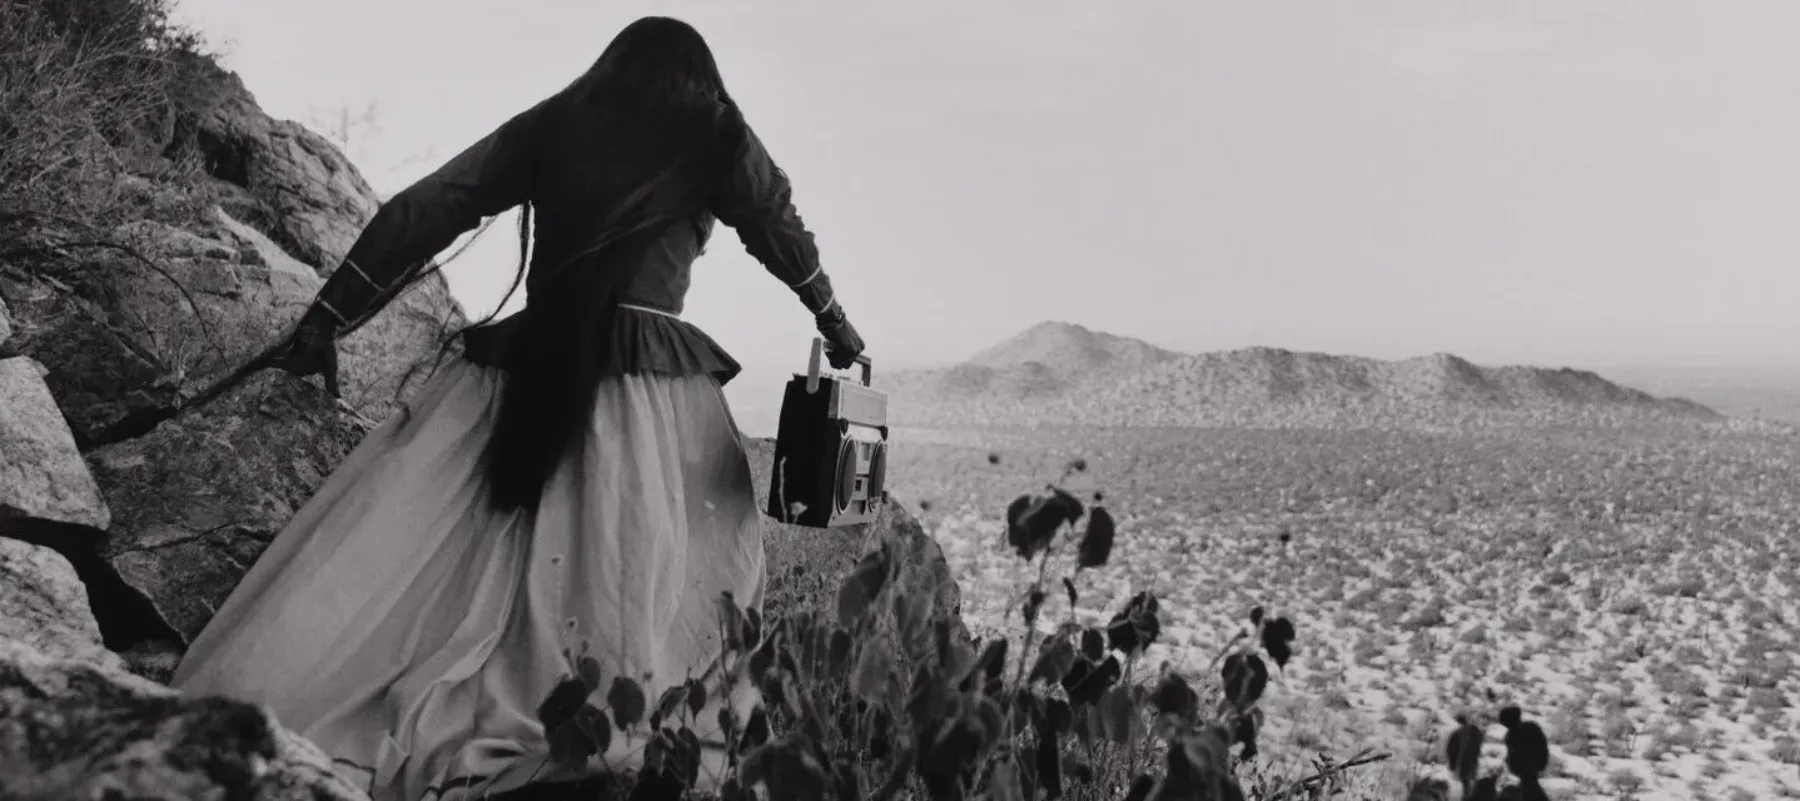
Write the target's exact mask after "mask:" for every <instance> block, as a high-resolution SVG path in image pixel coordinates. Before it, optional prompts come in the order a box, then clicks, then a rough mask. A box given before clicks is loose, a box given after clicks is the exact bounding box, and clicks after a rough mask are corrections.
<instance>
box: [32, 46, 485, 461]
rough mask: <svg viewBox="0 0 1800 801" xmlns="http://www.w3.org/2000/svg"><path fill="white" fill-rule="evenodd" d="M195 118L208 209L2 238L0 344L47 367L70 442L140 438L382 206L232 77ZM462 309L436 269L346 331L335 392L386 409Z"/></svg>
mask: <svg viewBox="0 0 1800 801" xmlns="http://www.w3.org/2000/svg"><path fill="white" fill-rule="evenodd" d="M217 83H218V87H217V91H218V92H220V93H221V98H222V99H221V100H220V101H219V102H218V103H217V104H216V106H215V107H214V108H213V109H212V110H211V111H210V112H208V114H207V115H206V116H205V117H204V118H202V119H198V120H194V121H190V123H189V124H191V125H193V126H195V127H196V128H197V130H196V132H195V134H194V136H193V137H192V139H191V140H190V141H192V142H193V143H195V144H194V145H193V146H194V147H198V148H199V149H200V150H201V151H202V153H203V155H204V157H205V163H206V164H207V167H208V174H207V176H206V177H205V178H204V179H203V180H204V182H205V184H206V186H205V189H206V190H207V191H205V192H202V193H201V196H202V197H208V198H211V199H212V200H213V201H214V205H213V206H211V207H210V208H207V209H205V210H204V211H202V212H200V213H198V214H196V215H195V218H194V219H190V220H183V221H181V222H179V223H169V222H159V221H154V220H139V221H134V222H131V223H129V224H126V225H123V226H120V227H119V228H117V229H116V230H113V231H108V232H92V231H78V230H59V229H56V228H55V227H54V226H47V227H43V228H40V229H39V230H36V231H33V232H31V234H30V236H28V237H25V236H21V237H18V238H19V239H20V241H19V242H17V243H13V244H12V246H11V247H8V248H0V253H5V254H9V255H5V256H0V299H4V302H5V303H6V304H7V306H8V307H9V308H10V312H11V317H12V327H13V328H14V329H15V330H14V332H13V337H12V340H11V341H10V342H8V343H7V345H6V347H7V348H8V349H9V350H11V351H14V352H17V353H21V354H24V355H28V356H31V357H33V358H35V359H36V360H37V361H38V362H40V363H42V364H43V365H45V366H46V367H48V368H49V375H48V377H47V382H48V384H49V386H50V388H51V390H52V392H53V393H54V394H55V396H56V398H57V401H58V403H59V404H60V405H61V407H62V410H63V412H64V413H65V414H66V415H67V416H68V418H69V421H70V423H71V425H72V427H73V429H74V431H75V434H76V439H77V441H79V442H81V443H83V445H84V446H93V445H99V444H104V443H107V442H112V441H116V440H119V439H124V438H129V437H133V436H137V435H140V434H142V433H144V431H146V430H148V429H149V428H150V427H153V426H154V425H155V423H157V422H159V421H160V420H162V419H165V418H167V417H168V416H169V414H170V413H171V412H172V411H173V410H174V409H175V408H177V407H178V406H179V405H180V404H181V402H182V400H183V398H185V397H189V396H192V395H193V394H195V393H196V392H198V391H199V390H201V389H202V388H205V387H207V386H209V385H210V384H212V383H213V382H215V381H217V380H218V379H220V378H222V377H223V376H225V375H228V374H229V373H231V372H232V371H233V370H235V369H237V368H238V367H239V366H241V365H242V364H243V363H244V362H245V361H247V360H248V359H249V358H251V357H252V356H254V355H256V354H257V353H260V352H261V351H263V350H264V349H266V348H268V347H269V346H271V345H273V344H275V343H276V342H277V341H279V339H280V337H281V336H282V335H283V334H284V333H285V332H286V331H287V330H288V328H289V327H290V326H291V325H292V323H293V321H294V320H295V319H297V318H298V316H299V314H300V313H301V312H302V311H303V310H304V309H305V307H306V305H307V304H308V303H309V302H310V301H311V300H312V297H313V295H314V293H315V292H317V290H318V288H319V285H320V284H321V283H322V281H323V276H326V275H329V274H330V272H331V271H332V270H333V269H335V268H336V267H337V265H338V260H339V259H340V258H341V257H342V255H343V253H344V252H345V251H347V250H348V249H349V248H350V245H351V244H352V243H353V242H354V241H355V239H356V236H357V234H358V233H359V232H360V231H361V229H362V226H363V225H364V224H365V223H367V221H368V220H369V218H370V217H371V216H373V214H374V213H375V211H376V209H377V208H378V207H379V201H378V200H377V198H376V195H375V193H374V191H373V190H372V189H371V188H370V187H369V186H368V184H367V183H366V182H364V181H363V180H362V178H361V177H360V176H359V175H357V173H356V171H355V169H354V168H353V167H351V166H350V164H349V162H348V161H346V160H345V159H344V157H343V156H342V155H341V154H340V153H338V152H337V151H336V150H335V149H334V148H332V147H331V145H330V144H329V143H327V142H326V141H325V140H323V139H321V138H320V137H319V136H318V135H316V134H313V133H311V132H309V131H306V130H305V129H304V128H301V127H300V126H298V125H295V124H293V123H288V122H282V121H278V120H272V119H270V118H269V117H268V116H267V115H264V114H263V113H262V112H261V111H260V110H258V109H257V108H256V104H255V100H254V98H252V97H251V96H250V94H249V93H248V92H247V91H245V90H244V88H243V86H242V85H241V84H240V83H238V82H237V79H236V78H235V77H232V76H229V75H222V76H221V77H219V78H218V79H217ZM464 322H466V319H465V318H464V316H463V314H462V312H461V309H460V308H459V307H458V306H457V304H456V303H455V302H454V301H453V300H452V299H451V297H450V294H449V289H448V286H447V285H446V284H445V283H444V281H443V279H442V277H441V276H438V275H433V276H430V277H427V278H426V279H424V280H423V281H421V282H419V283H418V284H417V285H416V286H415V287H414V288H413V289H412V290H410V291H409V292H408V293H406V294H405V295H403V296H402V297H401V298H400V299H398V300H397V301H395V302H394V303H393V304H392V305H391V306H390V307H389V309H388V311H386V312H385V313H383V314H382V315H380V316H379V317H377V318H376V319H375V320H374V321H372V322H371V323H370V324H368V325H367V326H365V327H364V328H363V329H361V330H359V331H357V332H356V333H355V334H353V335H352V336H350V337H348V338H346V339H345V341H344V342H343V345H342V365H341V369H342V379H343V389H344V395H345V400H346V401H347V402H348V403H349V404H350V406H351V408H353V409H354V410H356V411H357V412H358V413H359V414H361V415H363V416H364V417H368V418H374V419H379V418H381V417H384V416H386V415H387V414H388V413H390V412H392V411H393V410H394V409H395V408H397V405H398V404H399V402H400V401H401V400H402V399H403V398H404V397H405V395H406V394H407V392H408V391H410V390H411V389H412V388H416V387H417V386H418V384H419V383H420V379H422V378H423V375H424V372H425V371H424V370H423V369H421V370H412V368H413V367H414V366H415V365H420V364H421V363H424V362H427V361H429V360H431V359H434V358H435V357H436V356H437V355H438V354H439V352H440V350H441V346H442V345H443V344H444V343H445V342H446V341H449V339H450V338H449V336H448V335H449V334H450V333H451V332H452V331H453V330H454V329H455V328H457V327H459V326H461V325H462V324H463V323H464Z"/></svg>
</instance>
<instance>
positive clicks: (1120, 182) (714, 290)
mask: <svg viewBox="0 0 1800 801" xmlns="http://www.w3.org/2000/svg"><path fill="white" fill-rule="evenodd" d="M178 2H179V3H180V4H181V9H182V18H183V19H184V20H185V21H188V22H190V23H191V24H193V25H195V26H196V27H197V28H199V29H200V30H201V31H203V32H204V33H205V34H207V35H208V36H209V37H210V38H211V40H212V41H213V42H214V43H215V45H218V46H220V47H221V48H222V49H224V50H225V52H226V56H227V58H226V64H227V66H229V67H230V68H232V69H234V70H236V71H238V72H239V73H240V74H241V75H242V76H243V77H244V79H245V81H246V82H247V83H248V84H249V86H250V88H251V89H252V91H254V92H255V93H256V94H257V96H258V98H259V99H260V100H261V101H262V104H263V106H264V107H265V108H266V109H268V110H269V112H270V113H272V114H274V115H276V116H279V117H286V118H291V119H299V120H302V121H308V120H311V119H315V118H321V117H323V116H324V115H325V114H326V113H327V112H330V111H332V110H334V109H339V108H349V109H350V110H352V111H355V110H359V109H361V108H363V107H364V106H366V105H367V104H368V103H370V102H371V101H374V102H375V103H376V104H377V109H376V110H377V112H378V115H379V116H378V120H377V122H378V125H379V129H378V130H372V131H366V132H364V133H363V134H362V136H363V138H362V139H361V140H360V141H359V142H358V144H357V147H356V148H355V149H354V150H353V151H352V155H353V157H355V158H356V159H357V161H358V163H359V165H361V166H362V167H363V168H364V169H365V171H366V172H367V173H368V174H369V177H370V180H371V182H372V183H374V184H375V186H376V188H377V189H378V190H380V191H382V192H384V193H387V192H392V191H394V190H397V189H399V188H401V187H402V186H404V185H405V184H406V183H407V182H408V181H411V180H414V179H416V178H418V177H419V176H421V175H423V174H424V173H425V172H427V171H428V170H429V169H431V168H433V167H435V166H436V164H437V163H439V162H440V161H441V160H443V159H445V158H448V157H449V156H451V155H453V154H454V153H455V152H456V151H458V150H460V149H461V148H462V147H464V146H466V145H467V144H469V143H470V142H472V141H474V140H475V139H477V138H479V137H480V136H482V135H484V134H486V133H487V132H488V131H489V130H491V129H492V128H493V127H494V126H496V125H498V124H499V123H500V122H502V121H504V120H505V119H506V118H507V117H509V116H510V115H512V114H513V113H516V112H517V111H520V110H522V109H524V108H525V107H527V106H529V105H530V104H532V103H533V102H535V101H537V100H538V99H540V98H542V97H544V96H545V95H547V94H548V93H550V92H552V91H554V90H556V89H558V88H560V87H561V86H563V85H564V84H566V83H567V82H568V81H569V80H571V79H572V78H573V77H574V76H575V75H576V74H578V73H579V72H580V71H581V70H582V69H583V68H585V67H586V66H587V65H588V64H589V63H590V62H591V61H592V60H593V59H594V58H595V57H596V56H597V55H598V54H599V52H600V50H601V49H602V48H603V47H604V46H605V44H606V43H607V41H608V40H609V39H610V38H611V37H612V35H613V34H614V33H615V32H616V31H617V30H618V29H619V28H620V27H621V26H623V25H624V24H625V23H627V22H629V21H630V20H631V19H633V18H635V17H637V16H639V15H642V14H669V15H673V16H678V17H681V18H684V19H686V20H688V21H690V22H692V23H694V24H695V25H696V26H697V27H699V28H700V29H701V31H702V32H703V33H705V34H706V35H707V36H708V37H709V38H710V40H711V41H712V42H713V45H714V47H715V49H716V51H717V53H718V56H719V59H720V62H721V66H722V67H723V69H724V72H725V76H726V80H727V82H728V84H729V85H730V87H731V89H732V91H733V93H734V94H735V95H736V96H737V97H738V98H739V100H740V101H741V102H742V104H743V105H744V107H745V110H746V113H747V114H748V115H749V118H750V120H751V122H752V124H754V125H755V126H756V127H757V129H758V130H759V132H760V133H761V135H762V136H763V138H764V139H765V140H766V141H767V142H768V143H769V146H770V149H771V151H772V152H773V153H774V155H775V157H776V159H777V160H778V161H779V162H780V163H781V164H782V166H783V167H784V168H785V169H786V170H787V171H788V173H789V174H790V175H791V176H792V178H793V180H794V182H795V201H796V203H797V204H798V206H799V207H800V210H801V213H802V215H803V216H804V217H805V219H806V221H807V222H808V223H809V225H810V226H811V227H812V228H813V229H814V230H815V232H816V233H817V235H818V238H819V242H820V246H821V248H822V250H823V253H824V256H825V259H826V264H827V267H828V269H830V270H831V271H832V273H833V276H834V278H835V280H836V282H837V283H838V286H839V288H840V290H841V297H842V298H843V300H844V303H845V306H846V308H847V309H848V310H849V311H850V314H851V316H852V319H853V320H854V321H855V322H856V324H857V326H858V327H859V328H860V329H861V330H862V332H863V334H864V335H865V337H866V338H867V339H868V340H869V343H870V353H871V355H872V356H873V357H874V358H875V359H876V363H877V367H878V368H879V367H880V366H882V365H884V364H888V365H901V364H916V363H930V362H943V361H951V360H956V359H959V358H961V357H964V356H966V355H968V354H969V353H971V352H973V351H974V350H976V349H978V348H980V347H981V346H984V345H987V344H990V343H991V342H994V341H997V340H999V339H1002V338H1004V337H1006V336H1008V335H1010V334H1012V333H1014V332H1016V331H1018V330H1020V329H1023V328H1025V327H1027V326H1029V325H1031V324H1033V323H1036V322H1038V321H1041V320H1044V319H1062V320H1068V321H1073V322H1078V323H1082V324H1085V325H1088V326H1090V327H1094V328H1098V329H1101V330H1106V331H1111V332H1115V333H1120V334H1126V335H1131V336H1138V337H1142V338H1145V339H1148V340H1150V341H1153V342H1156V343H1158V344H1162V345H1165V346H1169V347H1174V348H1179V349H1183V350H1211V349H1223V348H1234V347H1240V346H1245V345H1252V344H1262V345H1273V346H1280V347H1288V348H1294V349H1304V350H1323V351H1328V352H1336V353H1355V354H1361V355H1368V356H1377V357H1405V356H1412V355H1418V354H1423V353H1429V352H1434V351H1450V352H1454V353H1458V354H1461V355H1464V356H1467V357H1470V358H1472V359H1474V360H1476V361H1479V362H1488V363H1492V362H1533V363H1547V364H1557V365H1561V364H1573V365H1579V366H1603V365H1610V364H1623V363H1640V364H1706V363H1710V362H1717V361H1719V360H1722V359H1729V360H1731V361H1734V362H1779V363H1786V364H1800V315H1796V314H1795V309H1794V307H1795V304H1796V302H1797V301H1800V272H1797V271H1796V270H1795V265H1796V255H1800V253H1797V252H1800V244H1797V243H1796V234H1795V233H1794V232H1795V231H1796V228H1797V226H1796V213H1797V212H1800V154H1796V148H1800V111H1796V110H1795V108H1794V107H1793V106H1794V105H1795V104H1796V103H1797V102H1800V101H1796V96H1797V94H1796V91H1795V88H1796V81H1797V80H1800V50H1797V49H1795V48H1794V47H1793V44H1792V41H1793V31H1794V30H1796V24H1800V3H1794V2H1793V1H1792V0H1769V1H1768V2H1728V3H1727V2H1694V0H1670V1H1663V2H1651V1H1649V0H1619V1H1618V2H1587V3H1569V2H1566V0H1554V1H1550V2H1520V1H1519V0H1509V2H1506V3H1482V4H1475V3H1446V2H1442V0H1420V1H1419V2H1385V1H1383V2H1376V1H1374V0H1355V2H1350V1H1349V0H1341V1H1338V2H1320V1H1314V0H1308V1H1307V2H1294V3H1269V2H1250V1H1249V0H1245V1H1243V2H1231V3H1223V2H1175V1H1174V0H1167V1H1166V2H1143V1H1141V0H1140V1H1137V2H1130V1H1127V0H1105V1H1104V2H1102V1H1101V0H1085V1H1084V2H1072V1H1071V0H1029V1H1026V0H958V1H956V2H952V1H951V0H905V1H904V2H893V3H861V2H843V0H783V1H782V2H774V1H773V0H717V1H716V2H627V1H625V0H609V1H608V2H604V3H602V2H591V1H590V0H532V2H522V1H515V0H431V2H426V1H425V0H309V2H294V1H293V0H284V2H275V1H274V0H178ZM1477 7H1479V11H1477V10H1476V9H1477ZM516 251H517V244H516V241H514V239H513V234H512V229H511V227H510V219H509V220H505V221H502V222H501V223H500V224H498V225H497V226H496V227H495V229H494V231H493V232H492V233H490V234H489V235H488V237H487V238H486V239H485V240H484V241H483V242H482V243H481V244H480V245H478V246H477V247H476V248H475V249H474V250H472V251H471V252H470V253H469V254H468V255H466V256H465V257H464V258H463V259H462V260H460V261H458V262H457V263H456V264H454V265H453V266H452V267H450V268H449V272H450V274H451V281H452V285H453V287H454V288H455V290H456V292H457V294H458V296H459V297H460V298H461V299H462V300H463V302H464V303H465V304H466V305H468V306H469V307H470V309H471V311H473V312H476V313H481V312H483V311H485V310H486V309H488V308H491V307H492V305H493V304H494V303H495V302H496V301H497V300H498V298H499V295H500V293H501V291H502V290H503V289H504V286H505V283H506V281H507V279H508V278H509V276H510V272H511V269H512V264H513V259H514V258H515V255H516ZM696 272H697V275H696V278H695V288H694V292H693V294H692V296H691V298H690V303H689V312H688V315H687V316H688V317H689V318H690V319H692V320H694V321H695V322H697V323H698V324H699V325H700V326H702V327H703V328H705V329H706V330H707V331H709V332H710V333H711V334H713V335H714V337H715V338H717V339H718V340H720V341H721V342H722V343H723V344H724V345H725V346H726V348H727V349H729V350H731V351H732V352H733V353H734V354H735V355H737V356H738V357H739V358H740V360H742V361H744V362H745V363H746V365H748V366H750V367H751V369H752V371H753V374H754V373H760V372H763V371H766V372H767V373H769V374H770V375H773V374H776V373H777V372H778V371H780V370H783V369H786V368H788V367H790V366H799V365H801V363H802V360H803V359H804V356H805V348H806V346H807V342H808V341H809V340H808V337H809V336H810V335H811V320H810V317H809V316H808V315H807V314H806V312H805V311H804V310H803V309H802V308H801V307H800V306H799V304H798V302H797V301H795V300H794V299H793V297H792V295H791V294H790V293H789V292H788V291H787V289H786V288H785V287H783V286H782V285H781V284H779V283H778V282H777V281H776V280H775V279H773V278H771V277H770V276H768V275H767V274H766V273H764V272H763V271H762V269H761V267H760V266H759V265H757V264H756V263H755V262H754V261H753V260H751V259H750V258H749V257H748V256H746V255H744V254H743V252H742V249H741V248H740V247H739V246H738V245H737V242H736V239H735V238H734V237H732V236H731V235H730V234H729V233H728V232H726V231H724V230H721V236H720V238H719V239H718V240H717V243H716V244H715V246H714V248H713V252H712V253H711V254H709V255H708V256H706V257H705V258H704V259H703V260H702V263H701V264H700V265H698V266H697V268H696Z"/></svg>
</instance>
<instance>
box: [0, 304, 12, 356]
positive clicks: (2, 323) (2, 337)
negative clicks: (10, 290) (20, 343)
mask: <svg viewBox="0 0 1800 801" xmlns="http://www.w3.org/2000/svg"><path fill="white" fill-rule="evenodd" d="M12 331H13V329H12V313H11V312H10V311H8V310H7V308H6V301H4V300H0V354H5V353H6V350H5V348H6V340H8V339H11V338H12Z"/></svg>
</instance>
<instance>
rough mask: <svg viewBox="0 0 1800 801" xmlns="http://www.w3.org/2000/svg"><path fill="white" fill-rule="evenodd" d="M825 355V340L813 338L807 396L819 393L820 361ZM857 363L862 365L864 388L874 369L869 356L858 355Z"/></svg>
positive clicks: (807, 376)
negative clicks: (870, 372)
mask: <svg viewBox="0 0 1800 801" xmlns="http://www.w3.org/2000/svg"><path fill="white" fill-rule="evenodd" d="M824 355H825V340H824V338H822V337H813V346H812V359H811V360H809V361H808V362H807V363H806V394H808V395H811V394H813V393H814V392H818V391H819V361H820V359H821V358H823V357H824ZM856 363H857V364H860V365H862V382H863V386H865V387H866V386H869V371H870V370H872V369H874V366H873V363H872V362H870V361H869V357H868V355H867V354H857V356H856Z"/></svg>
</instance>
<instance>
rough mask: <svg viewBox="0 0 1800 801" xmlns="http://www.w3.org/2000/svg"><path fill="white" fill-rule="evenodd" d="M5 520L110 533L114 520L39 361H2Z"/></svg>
mask: <svg viewBox="0 0 1800 801" xmlns="http://www.w3.org/2000/svg"><path fill="white" fill-rule="evenodd" d="M0 409H4V410H5V414H0V518H15V519H16V518H36V519H40V520H49V521H55V522H60V523H68V524H73V525H75V526H85V527H91V528H93V529H96V530H104V529H105V528H106V527H107V526H108V525H109V524H110V523H111V519H112V516H111V514H110V513H109V512H108V511H107V508H106V504H105V502H103V501H102V500H101V497H100V489H99V487H98V486H96V485H95V483H94V478H93V476H92V475H90V474H89V473H88V468H87V464H86V463H85V462H83V461H82V459H81V454H80V452H78V451H77V450H76V449H75V440H74V438H73V437H72V436H70V434H69V427H68V424H67V423H65V422H64V421H63V417H62V413H61V412H60V411H58V410H57V407H56V399H55V398H54V397H52V396H51V394H50V389H49V388H48V387H47V386H45V384H44V375H43V368H42V367H41V366H39V365H38V363H37V362H35V361H33V360H31V359H29V358H25V357H22V356H21V357H14V358H11V359H4V360H0Z"/></svg>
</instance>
